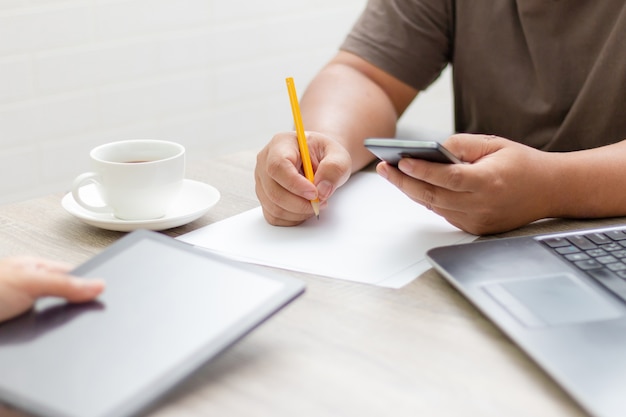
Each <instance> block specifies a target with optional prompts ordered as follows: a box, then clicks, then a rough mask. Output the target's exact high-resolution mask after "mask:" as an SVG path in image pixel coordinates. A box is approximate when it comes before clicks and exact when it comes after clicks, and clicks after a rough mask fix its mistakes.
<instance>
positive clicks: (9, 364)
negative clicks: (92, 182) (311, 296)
mask: <svg viewBox="0 0 626 417" xmlns="http://www.w3.org/2000/svg"><path fill="white" fill-rule="evenodd" d="M74 274H75V275H78V276H84V277H93V278H101V279H104V280H105V281H106V285H107V287H106V290H105V291H104V293H102V295H101V296H100V297H99V298H98V300H97V301H94V302H91V303H87V304H68V303H66V302H64V301H63V300H60V299H58V298H52V297H48V298H45V299H41V300H39V301H38V302H37V303H36V305H35V307H34V309H33V310H32V311H30V312H29V313H27V314H24V315H22V316H20V317H18V318H16V319H13V320H11V321H8V322H5V323H2V324H0V400H2V401H3V402H4V403H6V404H7V405H9V406H11V407H15V408H18V409H21V410H23V411H26V412H28V413H30V414H33V415H38V416H46V417H113V416H115V417H123V416H130V415H136V414H137V413H139V412H141V411H144V410H145V409H146V408H147V407H148V406H149V405H151V404H153V403H154V402H155V401H156V400H157V399H158V398H159V397H160V396H161V395H162V394H164V393H165V392H167V391H168V390H169V389H171V388H172V387H174V386H175V385H176V384H177V383H179V382H180V381H182V380H183V379H184V378H185V377H186V376H188V375H189V374H191V373H192V372H193V371H194V370H196V369H197V368H199V367H200V366H201V365H203V364H205V363H206V362H207V361H209V360H210V359H212V358H214V357H215V356H217V354H218V353H220V352H221V351H223V350H224V349H226V348H227V347H229V346H230V345H232V344H233V343H235V342H236V341H237V340H239V339H240V338H242V337H243V336H244V335H246V334H247V333H249V332H250V331H251V330H253V329H254V328H255V327H257V326H258V325H259V324H261V323H262V322H264V321H265V320H266V319H268V318H269V317H270V316H272V315H273V314H274V313H276V312H277V311H279V310H280V309H281V308H282V307H284V306H285V305H287V304H288V303H289V302H291V301H292V300H294V299H295V298H297V297H298V296H299V295H300V294H302V293H303V292H304V285H303V283H301V282H300V281H299V280H296V279H290V278H288V277H284V276H273V275H268V274H264V273H261V270H260V269H258V267H254V266H250V265H243V264H238V263H234V262H230V261H227V260H224V259H221V258H218V257H217V256H216V255H213V254H210V253H207V252H206V251H203V250H201V249H197V248H194V247H193V246H191V245H189V244H187V243H184V242H181V241H178V240H175V239H173V238H170V237H167V236H165V235H162V234H159V233H157V232H149V231H145V230H138V231H135V232H132V233H130V234H128V235H126V236H125V237H123V238H122V239H120V240H118V241H117V242H116V243H114V244H113V245H111V246H110V247H109V248H107V249H106V250H104V251H103V252H102V253H100V254H99V255H97V256H95V257H94V258H92V259H91V260H89V261H87V262H86V263H85V264H83V265H81V266H79V267H78V268H77V269H75V271H74Z"/></svg>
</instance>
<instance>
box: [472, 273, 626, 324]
mask: <svg viewBox="0 0 626 417" xmlns="http://www.w3.org/2000/svg"><path fill="white" fill-rule="evenodd" d="M482 288H483V289H484V290H485V292H486V293H487V294H489V296H490V297H491V298H493V299H494V300H495V301H496V302H497V303H498V304H499V305H500V306H502V307H503V308H504V309H505V310H506V311H507V312H508V313H509V314H511V315H512V316H513V317H514V318H515V319H517V320H518V321H519V322H521V323H522V324H523V325H525V326H527V327H531V328H532V327H545V326H558V325H566V324H573V323H582V322H590V321H599V320H607V319H613V318H617V317H619V316H621V312H620V311H619V310H618V309H617V308H616V307H614V306H613V305H612V304H610V303H609V302H608V301H607V300H605V299H603V298H602V297H601V296H600V295H598V294H595V293H593V292H592V291H591V289H589V288H588V287H586V286H585V285H583V284H582V283H580V282H578V281H576V280H574V279H573V278H572V277H570V276H569V275H565V274H563V275H552V276H546V277H538V278H529V279H516V280H512V281H502V282H498V283H490V284H486V285H484V286H483V287H482Z"/></svg>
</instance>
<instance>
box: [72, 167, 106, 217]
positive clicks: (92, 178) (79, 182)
mask: <svg viewBox="0 0 626 417" xmlns="http://www.w3.org/2000/svg"><path fill="white" fill-rule="evenodd" d="M88 184H96V185H99V182H98V174H96V173H95V172H85V173H82V174H80V175H79V176H78V177H76V178H75V179H74V182H73V183H72V197H74V201H76V202H77V203H78V205H80V206H81V207H82V208H84V209H85V210H88V211H92V212H94V213H111V208H110V207H109V206H106V205H104V206H92V205H91V204H89V203H87V202H85V201H84V200H83V199H82V198H81V196H80V189H81V188H82V187H84V186H86V185H88Z"/></svg>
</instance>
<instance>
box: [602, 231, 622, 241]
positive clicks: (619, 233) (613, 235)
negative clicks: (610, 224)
mask: <svg viewBox="0 0 626 417" xmlns="http://www.w3.org/2000/svg"><path fill="white" fill-rule="evenodd" d="M606 235H607V236H608V237H610V238H611V239H613V240H626V233H624V231H623V230H612V231H610V232H606Z"/></svg>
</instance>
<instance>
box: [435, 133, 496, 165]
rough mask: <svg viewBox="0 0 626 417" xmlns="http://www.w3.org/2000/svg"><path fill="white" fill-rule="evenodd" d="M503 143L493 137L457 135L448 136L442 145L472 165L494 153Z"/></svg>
mask: <svg viewBox="0 0 626 417" xmlns="http://www.w3.org/2000/svg"><path fill="white" fill-rule="evenodd" d="M503 143H504V139H503V138H500V137H498V136H494V135H477V134H468V133H459V134H456V135H452V136H450V137H449V138H448V139H447V140H446V141H445V142H444V143H443V145H444V146H445V147H446V148H447V149H448V150H449V151H450V152H452V153H453V154H454V155H456V157H457V158H459V159H460V160H462V161H465V162H470V163H473V162H476V161H477V160H479V159H480V158H482V157H484V156H486V155H489V154H492V153H494V152H496V151H497V150H498V149H500V148H502V146H503Z"/></svg>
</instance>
